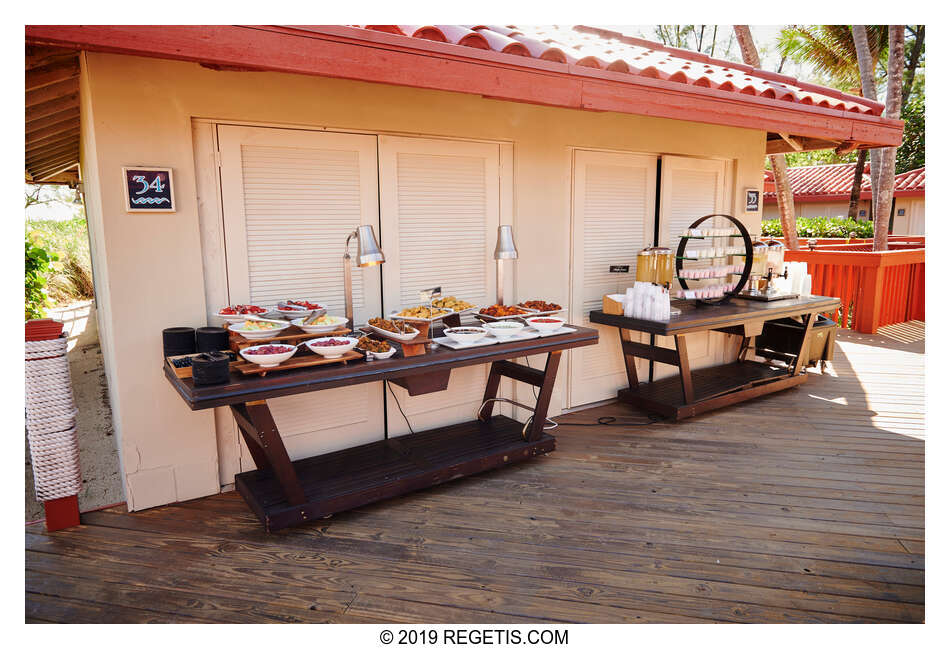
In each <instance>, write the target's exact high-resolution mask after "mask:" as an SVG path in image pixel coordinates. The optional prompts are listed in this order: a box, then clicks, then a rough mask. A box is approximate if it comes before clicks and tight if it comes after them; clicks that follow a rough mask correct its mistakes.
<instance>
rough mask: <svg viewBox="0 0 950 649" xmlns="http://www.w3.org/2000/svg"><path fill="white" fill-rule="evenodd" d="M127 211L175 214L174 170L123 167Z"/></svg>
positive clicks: (167, 168) (166, 168)
mask: <svg viewBox="0 0 950 649" xmlns="http://www.w3.org/2000/svg"><path fill="white" fill-rule="evenodd" d="M122 180H123V182H124V183H125V209H126V211H128V212H174V211H175V194H174V192H173V191H172V170H171V169H170V168H169V167H122Z"/></svg>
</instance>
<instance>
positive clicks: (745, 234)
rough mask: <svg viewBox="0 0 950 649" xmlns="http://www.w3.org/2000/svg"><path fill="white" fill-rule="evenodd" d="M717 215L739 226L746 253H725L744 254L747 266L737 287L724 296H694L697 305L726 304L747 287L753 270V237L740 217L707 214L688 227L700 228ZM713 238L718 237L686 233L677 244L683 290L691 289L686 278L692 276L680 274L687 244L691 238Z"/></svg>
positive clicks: (677, 276)
mask: <svg viewBox="0 0 950 649" xmlns="http://www.w3.org/2000/svg"><path fill="white" fill-rule="evenodd" d="M716 217H722V218H725V219H728V220H729V221H731V222H732V224H733V225H735V226H736V228H738V230H739V235H740V236H741V237H742V240H743V242H744V243H745V254H744V255H739V254H736V255H725V256H726V257H739V256H744V257H745V266H744V267H743V269H742V275H741V277H740V278H739V282H738V283H737V284H736V287H735V288H734V289H733V290H731V291H727V292H726V293H725V294H724V295H723V296H722V297H717V298H693V299H695V301H696V304H697V305H716V304H726V303H727V302H729V300H731V299H732V298H733V297H735V296H736V295H738V294H739V292H740V291H742V289H744V288H745V285H746V283H747V282H748V281H749V275H750V274H751V272H752V261H753V260H752V238H751V237H750V236H749V231H748V230H746V228H745V226H744V225H742V222H741V221H739V219H737V218H735V217H733V216H729V215H728V214H707V215H706V216H704V217H701V218H699V219H696V220H695V221H693V223H692V225H690V226H689V228H688V229H689V230H692V229H694V228H698V227H699V225H700V224H701V223H703V222H705V221H707V220H709V219H713V218H716ZM729 236H730V237H734V236H735V235H729ZM713 238H717V237H699V236H697V237H693V236H688V235H684V236H682V237H680V243H679V246H677V248H676V279H678V280H679V283H680V286H681V287H682V288H683V290H689V285H687V284H686V280H687V279H690V278H684V277H683V276H682V275H680V271H682V270H683V261H685V260H686V257H685V253H686V246H687V244H689V242H690V240H692V239H713ZM695 259H697V260H698V259H704V258H702V257H700V258H695ZM693 260H694V258H692V257H691V258H690V259H689V261H693Z"/></svg>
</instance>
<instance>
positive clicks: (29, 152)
mask: <svg viewBox="0 0 950 649" xmlns="http://www.w3.org/2000/svg"><path fill="white" fill-rule="evenodd" d="M76 130H77V132H76V133H75V134H73V135H68V136H66V137H63V138H61V139H58V140H43V141H42V142H37V143H35V144H30V145H29V146H27V147H26V149H25V151H26V157H27V158H30V157H31V156H34V155H50V154H53V153H55V152H57V151H62V150H63V149H65V148H67V147H75V146H77V145H78V144H79V133H78V130H79V129H76Z"/></svg>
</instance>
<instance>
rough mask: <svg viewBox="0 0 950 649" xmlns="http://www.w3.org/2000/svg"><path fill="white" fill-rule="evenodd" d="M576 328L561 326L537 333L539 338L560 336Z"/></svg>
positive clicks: (572, 331)
mask: <svg viewBox="0 0 950 649" xmlns="http://www.w3.org/2000/svg"><path fill="white" fill-rule="evenodd" d="M575 331H577V329H572V328H571V327H561V328H560V329H555V330H554V331H545V332H544V333H541V332H538V335H539V336H540V337H541V338H547V337H548V336H560V335H561V334H572V333H574V332H575Z"/></svg>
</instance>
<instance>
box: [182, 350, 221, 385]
mask: <svg viewBox="0 0 950 649" xmlns="http://www.w3.org/2000/svg"><path fill="white" fill-rule="evenodd" d="M229 362H230V357H229V356H228V354H225V353H224V352H204V353H203V354H198V355H197V356H195V357H194V358H192V359H191V377H192V380H194V382H195V385H212V384H215V383H226V382H227V381H228V380H229V378H230V377H229V376H228V372H229V371H230V367H229Z"/></svg>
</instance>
